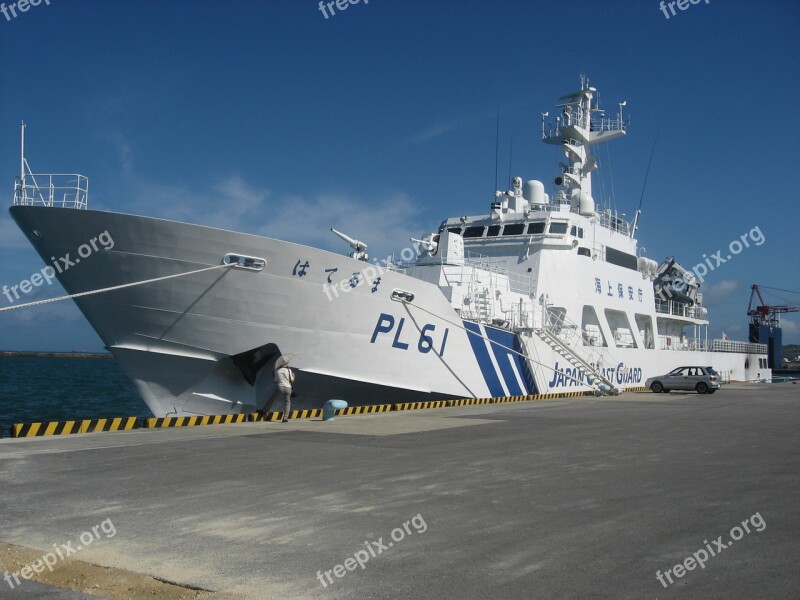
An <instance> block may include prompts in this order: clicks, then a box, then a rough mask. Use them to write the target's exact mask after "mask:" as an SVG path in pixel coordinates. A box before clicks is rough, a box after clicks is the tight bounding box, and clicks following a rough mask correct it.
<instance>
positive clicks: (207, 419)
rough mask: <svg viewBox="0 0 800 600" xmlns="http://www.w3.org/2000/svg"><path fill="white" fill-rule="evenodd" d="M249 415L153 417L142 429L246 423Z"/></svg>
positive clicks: (147, 420)
mask: <svg viewBox="0 0 800 600" xmlns="http://www.w3.org/2000/svg"><path fill="white" fill-rule="evenodd" d="M245 421H247V415H245V414H238V415H205V416H200V415H197V416H194V417H164V418H162V419H158V418H155V417H152V418H150V419H144V423H143V424H142V427H143V428H144V429H158V428H161V427H195V426H198V425H227V424H229V423H244V422H245Z"/></svg>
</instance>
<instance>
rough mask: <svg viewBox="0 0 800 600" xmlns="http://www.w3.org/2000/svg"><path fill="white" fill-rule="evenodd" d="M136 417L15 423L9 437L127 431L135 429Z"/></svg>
mask: <svg viewBox="0 0 800 600" xmlns="http://www.w3.org/2000/svg"><path fill="white" fill-rule="evenodd" d="M138 421H139V419H137V418H136V417H117V418H113V419H85V420H83V421H50V422H48V423H16V424H14V425H12V426H11V437H12V438H21V437H39V436H45V435H70V434H73V433H93V432H95V431H128V430H131V429H136V427H137V425H138Z"/></svg>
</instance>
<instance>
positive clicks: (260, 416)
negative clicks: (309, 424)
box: [247, 408, 322, 422]
mask: <svg viewBox="0 0 800 600" xmlns="http://www.w3.org/2000/svg"><path fill="white" fill-rule="evenodd" d="M321 416H322V409H321V408H306V409H303V410H293V411H292V412H291V413H289V418H290V419H314V418H317V417H321ZM281 419H283V411H279V412H271V413H267V414H264V413H250V414H249V415H247V420H248V421H251V422H253V421H280V420H281Z"/></svg>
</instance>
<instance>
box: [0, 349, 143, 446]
mask: <svg viewBox="0 0 800 600" xmlns="http://www.w3.org/2000/svg"><path fill="white" fill-rule="evenodd" d="M148 416H152V414H151V413H150V411H149V409H148V408H147V405H145V403H144V401H143V400H142V399H141V397H140V396H139V394H138V393H137V392H136V389H135V388H134V387H133V384H132V383H131V381H130V380H129V379H128V378H127V377H126V376H125V373H123V372H122V369H121V368H120V366H119V365H118V364H117V363H116V361H114V360H110V359H94V358H0V426H2V428H3V433H4V436H5V435H8V431H9V429H10V426H11V425H12V424H14V423H33V422H41V421H67V420H75V419H102V418H108V417H148Z"/></svg>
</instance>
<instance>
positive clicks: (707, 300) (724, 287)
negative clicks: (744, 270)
mask: <svg viewBox="0 0 800 600" xmlns="http://www.w3.org/2000/svg"><path fill="white" fill-rule="evenodd" d="M739 286H740V283H739V281H737V280H735V279H723V280H722V281H718V282H717V283H707V284H705V285H704V286H702V287H701V288H700V291H702V292H703V304H704V305H705V306H719V305H720V304H722V303H723V302H725V300H727V299H728V298H730V297H731V295H733V293H734V292H735V291H736V290H738V289H739Z"/></svg>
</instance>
